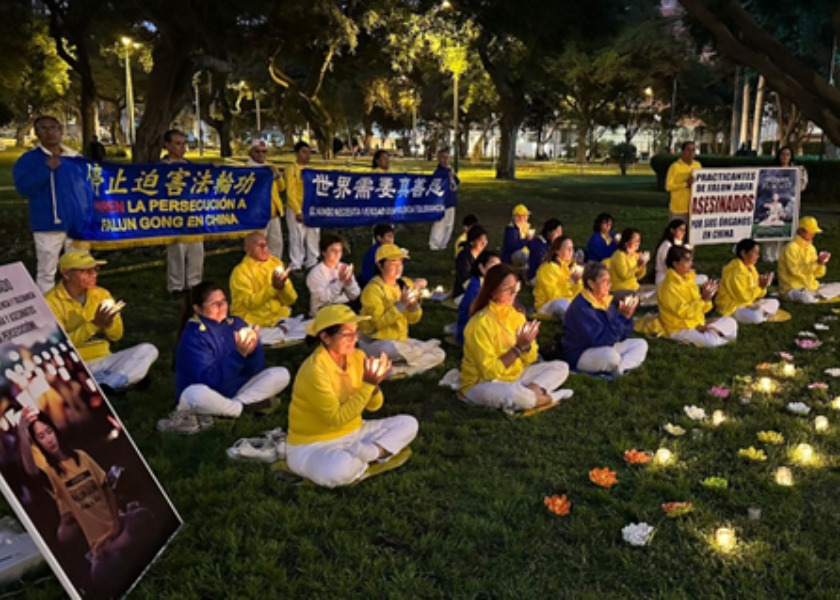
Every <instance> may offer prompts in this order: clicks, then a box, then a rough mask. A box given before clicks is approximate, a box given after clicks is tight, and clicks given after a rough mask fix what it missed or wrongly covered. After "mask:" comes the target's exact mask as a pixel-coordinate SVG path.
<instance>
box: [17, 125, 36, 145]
mask: <svg viewBox="0 0 840 600" xmlns="http://www.w3.org/2000/svg"><path fill="white" fill-rule="evenodd" d="M30 129H32V123H30V122H29V121H27V122H26V123H23V124H22V125H20V126H19V127H16V128H15V147H16V148H25V147H26V134H27V133H28V132H29V130H30Z"/></svg>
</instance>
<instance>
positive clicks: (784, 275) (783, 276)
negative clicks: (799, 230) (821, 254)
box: [778, 235, 825, 296]
mask: <svg viewBox="0 0 840 600" xmlns="http://www.w3.org/2000/svg"><path fill="white" fill-rule="evenodd" d="M778 272H779V292H781V294H782V295H783V296H784V295H785V294H787V293H788V292H789V291H791V290H802V289H808V290H811V291H812V292H813V291H816V289H817V288H819V287H820V283H819V281H817V279H819V278H820V277H823V276H824V275H825V265H821V264H819V263H817V250H816V248H814V244H812V243H811V242H808V241H806V240H805V239H803V238H802V237H800V236H798V235H797V236H796V237H795V238H793V239H792V240H791V241H789V242H788V243H787V244H785V247H784V248H783V249H782V255H781V256H779V271H778Z"/></svg>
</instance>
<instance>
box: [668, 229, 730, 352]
mask: <svg viewBox="0 0 840 600" xmlns="http://www.w3.org/2000/svg"><path fill="white" fill-rule="evenodd" d="M693 260H694V259H693V255H692V252H691V250H689V249H688V248H686V247H685V246H672V247H671V249H670V250H668V257H667V258H666V259H665V264H667V265H668V272H667V273H666V274H665V279H664V281H663V282H662V284H661V285H660V286H659V289H658V290H657V292H656V297H657V302H658V304H659V323H660V325H661V327H662V330H663V331H664V332H665V334H666V335H667V336H668V337H670V338H671V339H674V340H678V341H680V342H686V343H689V344H694V345H695V346H699V347H700V348H714V347H716V346H723V345H725V344H728V343H729V342H732V341H734V340H735V338H736V337H737V335H738V323H737V322H736V321H735V319H733V318H732V317H721V318H719V319H713V320H709V321H708V322H707V321H706V313H707V312H709V311H710V310H712V298H713V297H714V295H715V292H716V291H717V284H716V283H715V282H714V281H707V282H706V283H704V284H703V285H702V286H698V285H697V283H696V282H695V281H694V278H695V276H696V275H695V273H694V270H693V268H692V267H693Z"/></svg>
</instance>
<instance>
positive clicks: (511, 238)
mask: <svg viewBox="0 0 840 600" xmlns="http://www.w3.org/2000/svg"><path fill="white" fill-rule="evenodd" d="M527 245H528V238H523V237H522V234H521V233H520V231H519V227H517V226H516V225H514V224H513V223H511V224H510V225H508V226H506V227H505V237H504V240H503V241H502V257H501V258H502V262H503V263H507V264H510V260H511V257H512V256H513V253H514V252H516V251H517V250H521V249H522V248H525V247H526V246H527Z"/></svg>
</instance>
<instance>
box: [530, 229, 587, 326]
mask: <svg viewBox="0 0 840 600" xmlns="http://www.w3.org/2000/svg"><path fill="white" fill-rule="evenodd" d="M582 272H583V269H582V268H580V267H579V266H578V265H577V264H575V243H574V242H573V241H572V238H570V237H568V236H565V235H561V236H560V237H558V238H554V241H553V242H551V247H550V248H549V249H548V252H547V253H546V255H545V260H544V261H543V263H542V265H540V268H539V269H537V281H536V284H535V286H534V307H535V308H536V309H537V312H539V313H540V314H543V315H549V316H550V317H552V318H555V319H562V318H563V315H564V314H565V313H566V309H567V308H569V303H570V302H571V301H572V300H573V299H574V297H575V296H577V295H578V294H579V293H580V292H581V290H582V289H583V284H582V283H581V280H580V276H581V274H582Z"/></svg>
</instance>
